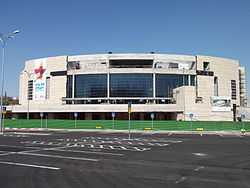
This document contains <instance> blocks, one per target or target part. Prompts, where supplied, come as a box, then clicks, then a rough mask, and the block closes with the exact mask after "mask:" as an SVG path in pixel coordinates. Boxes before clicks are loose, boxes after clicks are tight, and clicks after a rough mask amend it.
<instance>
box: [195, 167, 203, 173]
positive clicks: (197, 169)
mask: <svg viewBox="0 0 250 188" xmlns="http://www.w3.org/2000/svg"><path fill="white" fill-rule="evenodd" d="M203 168H205V167H204V166H198V167H197V168H195V169H194V171H196V172H198V171H199V170H200V169H203Z"/></svg>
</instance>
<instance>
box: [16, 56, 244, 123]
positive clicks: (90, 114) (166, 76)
mask: <svg viewBox="0 0 250 188" xmlns="http://www.w3.org/2000/svg"><path fill="white" fill-rule="evenodd" d="M19 99H20V105H18V106H14V107H13V110H12V111H13V113H15V114H19V115H25V114H26V113H27V111H28V112H29V114H30V116H33V117H37V116H39V114H40V112H43V113H46V114H48V116H49V117H51V118H53V117H54V118H72V117H73V113H74V112H78V114H79V117H80V118H81V119H110V118H111V113H112V112H116V118H117V119H126V118H127V111H128V105H127V104H128V102H131V103H132V112H133V113H132V114H133V117H134V119H149V117H150V115H149V114H150V113H152V112H153V113H154V114H155V115H156V119H159V120H165V119H171V120H190V117H191V116H190V114H194V119H196V120H233V119H235V118H236V116H237V108H238V107H239V106H244V105H246V104H245V103H246V84H245V70H244V68H243V67H240V65H239V62H238V61H237V60H233V59H226V58H219V57H210V56H200V55H197V56H186V55H171V54H153V53H149V54H146V53H145V54H110V53H109V54H95V55H79V56H58V57H48V58H42V59H34V60H29V61H27V62H26V63H25V67H24V70H23V71H22V72H21V74H20V96H19Z"/></svg>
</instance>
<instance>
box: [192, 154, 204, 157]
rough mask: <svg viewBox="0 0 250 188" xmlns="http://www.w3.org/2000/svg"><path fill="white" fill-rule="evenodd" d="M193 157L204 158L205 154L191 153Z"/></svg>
mask: <svg viewBox="0 0 250 188" xmlns="http://www.w3.org/2000/svg"><path fill="white" fill-rule="evenodd" d="M192 154H193V155H196V156H199V157H205V156H207V154H206V153H192Z"/></svg>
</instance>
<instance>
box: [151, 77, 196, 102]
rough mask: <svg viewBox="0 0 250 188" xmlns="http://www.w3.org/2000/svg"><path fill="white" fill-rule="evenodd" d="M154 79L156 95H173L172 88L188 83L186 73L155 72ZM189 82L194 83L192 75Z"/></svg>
mask: <svg viewBox="0 0 250 188" xmlns="http://www.w3.org/2000/svg"><path fill="white" fill-rule="evenodd" d="M155 79H156V80H155V89H156V97H173V89H175V88H177V87H180V86H183V85H185V86H188V85H189V81H188V75H182V74H180V75H178V74H156V77H155ZM190 83H191V85H192V84H194V77H192V78H191V80H190Z"/></svg>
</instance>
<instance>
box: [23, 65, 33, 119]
mask: <svg viewBox="0 0 250 188" xmlns="http://www.w3.org/2000/svg"><path fill="white" fill-rule="evenodd" d="M24 72H25V73H26V74H27V75H28V79H29V80H30V77H31V75H32V73H29V72H28V71H26V70H25V71H24ZM28 87H29V85H28ZM27 92H28V91H27ZM29 119H30V99H29V93H27V120H29Z"/></svg>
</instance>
